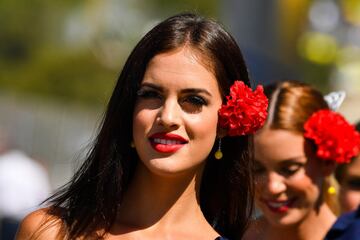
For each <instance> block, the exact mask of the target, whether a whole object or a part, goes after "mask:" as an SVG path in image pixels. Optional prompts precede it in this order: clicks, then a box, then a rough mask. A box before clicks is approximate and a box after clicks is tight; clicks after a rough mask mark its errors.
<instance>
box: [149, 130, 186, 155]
mask: <svg viewBox="0 0 360 240" xmlns="http://www.w3.org/2000/svg"><path fill="white" fill-rule="evenodd" d="M149 140H150V143H151V146H152V147H153V148H154V149H155V150H156V151H158V152H160V153H173V152H176V151H177V150H179V149H180V148H182V147H183V146H184V145H185V144H186V143H187V142H188V141H187V140H186V139H184V138H183V137H181V136H180V135H177V134H173V133H155V134H152V135H151V136H150V137H149Z"/></svg>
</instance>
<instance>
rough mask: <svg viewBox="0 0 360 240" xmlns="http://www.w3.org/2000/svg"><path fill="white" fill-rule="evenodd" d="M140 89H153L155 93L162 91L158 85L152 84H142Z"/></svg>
mask: <svg viewBox="0 0 360 240" xmlns="http://www.w3.org/2000/svg"><path fill="white" fill-rule="evenodd" d="M142 87H149V88H153V89H155V90H157V91H160V92H161V91H163V88H162V87H160V86H158V85H156V84H152V83H142V84H141V86H140V88H142Z"/></svg>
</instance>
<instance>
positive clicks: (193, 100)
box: [184, 96, 207, 106]
mask: <svg viewBox="0 0 360 240" xmlns="http://www.w3.org/2000/svg"><path fill="white" fill-rule="evenodd" d="M184 102H188V103H191V104H194V105H196V106H202V105H206V104H207V102H206V101H205V99H203V98H202V97H199V96H188V97H186V98H185V99H184Z"/></svg>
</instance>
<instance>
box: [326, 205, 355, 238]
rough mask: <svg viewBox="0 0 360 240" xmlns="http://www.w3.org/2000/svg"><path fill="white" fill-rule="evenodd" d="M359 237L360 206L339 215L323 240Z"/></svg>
mask: <svg viewBox="0 0 360 240" xmlns="http://www.w3.org/2000/svg"><path fill="white" fill-rule="evenodd" d="M355 239H360V206H359V207H358V209H357V210H356V211H353V212H350V213H346V214H343V215H341V216H340V217H339V218H338V219H337V220H336V222H335V223H334V225H333V226H332V227H331V228H330V230H329V232H328V233H327V234H326V236H325V239H324V240H355Z"/></svg>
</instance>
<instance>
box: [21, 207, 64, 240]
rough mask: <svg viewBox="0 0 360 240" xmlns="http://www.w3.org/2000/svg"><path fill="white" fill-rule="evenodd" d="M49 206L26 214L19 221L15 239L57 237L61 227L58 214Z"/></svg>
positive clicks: (40, 239)
mask: <svg viewBox="0 0 360 240" xmlns="http://www.w3.org/2000/svg"><path fill="white" fill-rule="evenodd" d="M59 211H60V210H56V211H54V210H53V209H51V208H42V209H39V210H36V211H34V212H32V213H30V214H28V215H27V216H26V217H25V218H24V219H23V220H22V221H21V223H20V226H19V229H18V232H17V234H16V239H17V240H25V239H26V240H27V239H39V240H42V239H57V238H58V236H59V233H60V230H61V227H62V220H61V217H60V215H57V214H54V212H55V213H57V212H59Z"/></svg>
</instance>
